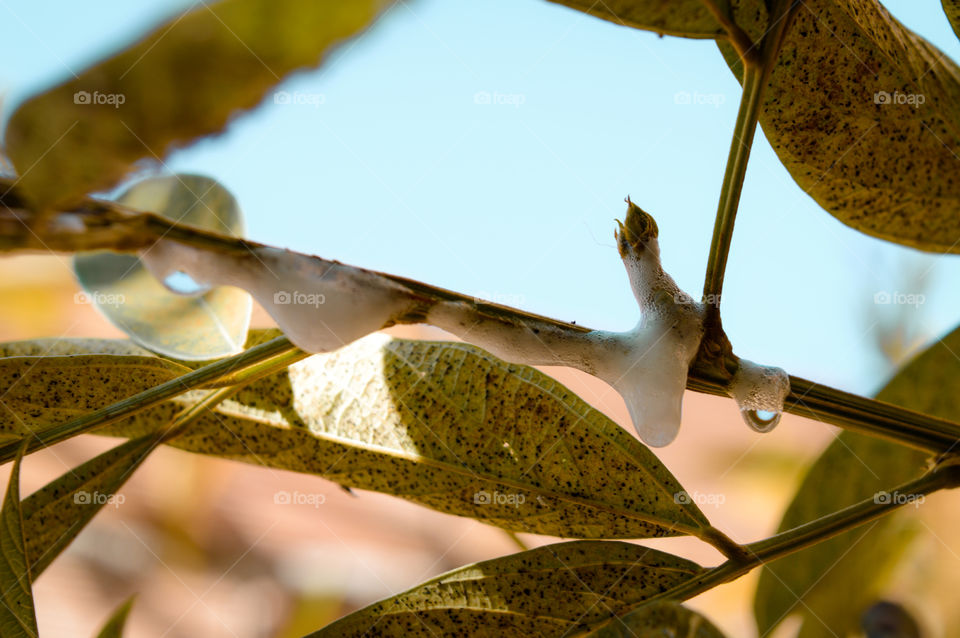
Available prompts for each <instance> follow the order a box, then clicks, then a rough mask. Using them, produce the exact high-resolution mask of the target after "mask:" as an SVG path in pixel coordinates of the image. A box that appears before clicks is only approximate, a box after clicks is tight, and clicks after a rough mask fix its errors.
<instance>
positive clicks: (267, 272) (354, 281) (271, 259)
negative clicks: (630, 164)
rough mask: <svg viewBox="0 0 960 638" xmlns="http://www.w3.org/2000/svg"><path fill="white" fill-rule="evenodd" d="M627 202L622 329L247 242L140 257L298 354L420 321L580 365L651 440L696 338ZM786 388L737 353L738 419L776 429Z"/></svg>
mask: <svg viewBox="0 0 960 638" xmlns="http://www.w3.org/2000/svg"><path fill="white" fill-rule="evenodd" d="M627 204H628V207H627V215H626V218H625V220H624V222H623V223H620V222H618V224H619V230H618V231H617V232H616V233H615V238H616V241H617V249H618V251H619V253H620V257H621V258H622V260H623V264H624V267H625V268H626V271H627V276H628V278H629V280H630V286H631V288H632V289H633V294H634V296H635V297H636V300H637V303H638V305H639V306H640V311H641V316H640V319H639V321H638V323H637V325H636V326H635V327H634V328H633V329H632V330H629V331H626V332H608V331H604V330H594V331H591V332H586V333H581V332H571V331H569V330H566V329H564V328H562V327H561V326H557V325H554V324H550V323H548V322H545V321H539V322H538V321H536V320H534V319H531V320H530V321H529V322H524V321H520V320H510V319H505V318H504V317H503V316H501V315H496V314H493V313H487V312H485V311H484V307H483V304H475V303H471V302H468V301H465V300H448V299H437V298H434V297H427V296H425V295H423V294H420V293H418V291H416V290H414V289H413V288H412V287H410V286H407V285H405V284H404V283H403V282H402V281H398V280H395V279H392V278H390V277H388V276H385V275H382V274H380V273H376V272H372V271H367V270H363V269H360V268H354V267H351V266H346V265H343V264H339V263H336V262H331V261H327V260H324V259H321V258H319V257H311V256H308V255H303V254H300V253H294V252H290V251H284V250H278V249H275V248H271V247H267V246H259V245H255V244H251V245H250V247H249V249H248V251H247V252H245V253H240V252H235V253H220V252H213V251H210V250H206V249H202V248H197V247H194V246H189V245H186V244H182V243H178V242H176V241H173V240H169V239H165V240H161V241H160V242H158V243H157V244H156V245H154V246H153V247H152V248H150V249H149V250H146V251H143V253H142V254H141V259H142V260H143V262H144V264H145V265H146V267H147V268H148V269H149V270H150V272H151V273H153V275H154V276H155V277H156V278H157V279H159V280H160V281H161V282H162V281H166V280H168V278H169V277H170V276H171V275H173V274H174V273H184V274H186V275H189V277H190V278H191V279H193V280H194V281H195V282H197V283H198V284H200V285H203V286H224V285H225V286H236V287H239V288H243V289H244V290H247V291H248V292H250V294H252V295H253V296H254V298H256V300H257V301H258V302H259V303H260V304H261V305H262V306H263V307H264V308H265V309H266V310H267V312H269V313H270V315H271V316H272V317H273V318H274V320H275V321H276V322H277V324H278V325H279V326H280V328H281V329H282V330H283V331H284V333H286V335H287V336H288V337H289V338H290V340H291V341H292V342H293V343H294V344H296V345H297V346H298V347H300V348H302V349H303V350H306V351H308V352H330V351H332V350H336V349H337V348H340V347H341V346H343V345H346V344H348V343H350V342H352V341H354V340H356V339H359V338H360V337H362V336H364V335H366V334H369V333H371V332H374V331H376V330H379V329H380V328H384V327H387V326H390V325H393V324H396V323H428V324H431V325H434V326H437V327H439V328H443V329H444V330H447V331H448V332H451V333H453V334H455V335H457V336H459V337H460V338H462V339H464V340H465V341H468V342H470V343H473V344H476V345H478V346H480V347H482V348H484V349H486V350H487V351H489V352H491V353H492V354H494V355H496V356H498V357H500V358H501V359H504V360H506V361H510V362H512V363H520V364H526V365H565V366H569V367H573V368H577V369H579V370H583V371H584V372H586V373H588V374H592V375H594V376H596V377H598V378H600V379H603V380H604V381H606V382H607V383H609V384H610V385H611V386H613V388H614V389H616V390H617V392H618V393H619V394H620V395H621V396H622V397H623V399H624V401H625V403H626V405H627V409H628V410H629V412H630V418H631V419H632V421H633V424H634V427H635V428H636V430H637V434H639V436H640V438H641V439H642V440H643V441H644V443H646V444H647V445H650V446H653V447H662V446H664V445H667V444H669V443H670V442H671V441H673V440H674V439H675V438H676V436H677V432H678V431H679V429H680V420H681V404H682V399H683V392H684V390H685V389H686V384H687V373H688V370H689V368H690V365H691V364H692V363H693V361H694V359H695V358H696V356H697V352H698V349H699V347H700V341H701V339H702V338H703V334H704V327H703V307H702V305H701V304H699V303H697V302H695V301H694V300H693V299H692V298H691V297H690V296H689V295H687V294H686V293H685V292H683V291H682V290H680V288H679V287H678V286H677V284H676V282H674V280H673V279H672V278H671V277H670V275H668V274H667V273H666V272H664V270H663V268H662V266H661V264H660V246H659V241H658V234H659V230H658V228H657V224H656V222H655V221H654V219H653V217H651V216H650V215H649V214H647V213H646V212H644V211H643V210H642V209H640V207H638V206H637V205H635V204H634V203H633V202H631V201H630V200H629V199H628V200H627ZM788 390H789V382H788V379H787V376H786V373H784V372H783V370H780V369H779V368H768V367H764V366H758V365H756V364H754V363H751V362H749V361H741V366H740V370H739V372H738V373H737V375H736V376H735V378H734V380H733V382H732V384H731V386H730V394H731V396H732V397H733V398H734V399H735V400H736V401H737V403H738V405H739V406H740V409H741V411H742V412H743V415H744V419H745V420H746V422H747V424H748V425H749V426H750V427H752V428H753V429H755V430H757V431H759V432H767V431H769V430H771V429H773V427H774V426H776V424H777V422H778V421H779V419H780V416H779V415H780V412H781V411H782V409H783V400H784V398H785V397H786V394H787V392H788Z"/></svg>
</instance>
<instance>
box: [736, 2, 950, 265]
mask: <svg viewBox="0 0 960 638" xmlns="http://www.w3.org/2000/svg"><path fill="white" fill-rule="evenodd" d="M751 3H752V4H753V5H757V6H759V5H760V4H763V3H762V2H761V0H742V2H741V5H746V4H751ZM748 30H750V29H748ZM751 35H754V36H756V35H758V34H757V33H756V32H755V31H751ZM721 50H722V51H723V52H724V55H725V57H726V59H727V62H728V64H730V65H731V66H732V67H733V68H734V69H735V71H737V72H738V74H739V66H740V65H739V60H738V58H737V57H736V53H734V52H733V49H732V48H731V47H729V46H728V45H726V44H721ZM760 124H761V126H762V127H763V131H764V133H765V134H766V136H767V139H768V140H769V141H770V143H771V145H772V146H773V148H774V150H775V151H776V152H777V155H778V156H779V158H780V160H781V161H782V162H783V164H784V166H785V167H786V168H787V170H788V171H789V172H790V174H791V175H792V176H793V178H794V180H796V182H797V184H799V186H800V187H801V188H802V189H803V190H804V191H805V192H807V193H808V194H809V195H810V196H811V197H813V199H815V200H816V201H817V203H818V204H820V205H821V206H822V207H823V208H825V209H826V210H827V211H829V212H830V213H831V214H832V215H833V216H835V217H836V218H837V219H839V220H840V221H841V222H843V223H844V224H847V225H848V226H851V227H853V228H856V229H857V230H860V231H862V232H864V233H866V234H868V235H872V236H874V237H880V238H882V239H886V240H889V241H893V242H896V243H899V244H904V245H907V246H913V247H915V248H920V249H922V250H930V251H938V252H944V251H950V252H960V245H958V244H957V242H956V240H957V238H958V237H960V215H957V210H958V209H960V180H958V179H956V175H957V174H958V171H960V159H958V155H957V149H958V148H960V68H958V67H957V65H956V64H954V63H953V62H952V61H951V60H950V58H949V57H947V56H946V55H945V54H944V53H943V52H941V51H940V50H938V49H937V48H936V47H934V46H933V45H932V44H930V43H929V42H927V41H926V40H925V39H923V38H922V37H920V36H918V35H917V34H915V33H913V32H912V31H910V30H909V29H907V28H906V27H904V26H903V25H902V24H901V23H900V22H898V21H897V20H896V19H895V18H894V17H892V16H891V15H890V14H889V12H888V11H887V10H886V9H885V8H884V7H883V6H882V5H881V4H880V2H878V1H877V0H805V1H804V2H802V3H800V6H799V8H798V9H797V11H796V13H795V16H794V19H793V22H792V24H791V26H790V27H789V29H788V31H787V34H786V39H785V41H784V43H783V48H782V49H781V52H780V57H779V59H778V62H777V65H776V66H775V68H774V69H773V72H772V74H771V76H770V82H769V85H768V86H767V87H766V90H765V93H764V95H763V106H762V108H761V112H760Z"/></svg>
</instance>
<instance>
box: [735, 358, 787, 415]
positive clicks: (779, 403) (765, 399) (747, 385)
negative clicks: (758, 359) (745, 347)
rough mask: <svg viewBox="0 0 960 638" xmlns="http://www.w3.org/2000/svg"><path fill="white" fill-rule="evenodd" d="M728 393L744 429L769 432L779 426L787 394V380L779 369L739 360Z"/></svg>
mask: <svg viewBox="0 0 960 638" xmlns="http://www.w3.org/2000/svg"><path fill="white" fill-rule="evenodd" d="M729 393H730V396H731V397H733V399H734V400H735V401H736V402H737V405H738V406H740V413H741V415H742V416H743V420H744V421H745V422H746V424H747V425H749V426H750V427H751V428H753V429H754V430H756V431H757V432H769V431H770V430H772V429H773V428H775V427H777V424H778V423H780V416H781V415H782V414H783V402H784V400H785V399H786V398H787V395H788V394H789V393H790V378H789V377H788V376H787V373H786V372H784V371H783V370H782V369H780V368H774V367H770V366H762V365H758V364H756V363H754V362H752V361H747V360H746V359H740V369H739V370H737V374H736V375H734V377H733V381H732V383H731V384H730V388H729ZM763 413H767V414H768V415H769V416H765V415H764V414H763Z"/></svg>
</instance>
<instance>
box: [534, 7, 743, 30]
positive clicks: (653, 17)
mask: <svg viewBox="0 0 960 638" xmlns="http://www.w3.org/2000/svg"><path fill="white" fill-rule="evenodd" d="M550 2H555V3H557V4H562V5H565V6H568V7H570V8H573V9H577V10H578V11H583V12H584V13H589V14H590V15H594V16H596V17H598V18H602V19H604V20H608V21H610V22H613V23H616V24H622V25H624V26H629V27H634V28H637V29H645V30H647V31H654V32H656V33H661V34H668V35H677V36H683V37H687V38H717V37H721V36H723V35H724V33H725V31H724V29H723V27H722V26H721V25H720V23H719V22H717V20H716V18H714V17H713V15H712V14H711V13H710V11H709V10H708V9H707V7H706V5H705V4H704V3H703V2H701V0H679V1H678V0H673V1H669V2H665V1H664V0H606V1H605V2H595V1H594V2H591V0H550ZM721 4H722V3H721Z"/></svg>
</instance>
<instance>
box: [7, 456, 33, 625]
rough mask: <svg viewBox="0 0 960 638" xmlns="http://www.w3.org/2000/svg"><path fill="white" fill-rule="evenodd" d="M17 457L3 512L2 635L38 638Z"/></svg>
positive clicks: (20, 458)
mask: <svg viewBox="0 0 960 638" xmlns="http://www.w3.org/2000/svg"><path fill="white" fill-rule="evenodd" d="M22 458H23V450H21V451H20V454H19V455H18V456H17V459H16V461H14V464H13V470H12V471H11V472H10V481H9V482H8V483H7V494H6V496H5V497H4V499H3V508H2V509H0V523H2V524H0V635H2V636H3V637H4V638H37V615H36V613H35V611H34V608H33V592H32V582H33V581H32V580H31V578H30V570H29V569H27V557H26V554H25V553H24V542H23V517H22V515H21V512H20V461H21V460H22Z"/></svg>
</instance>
